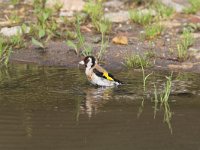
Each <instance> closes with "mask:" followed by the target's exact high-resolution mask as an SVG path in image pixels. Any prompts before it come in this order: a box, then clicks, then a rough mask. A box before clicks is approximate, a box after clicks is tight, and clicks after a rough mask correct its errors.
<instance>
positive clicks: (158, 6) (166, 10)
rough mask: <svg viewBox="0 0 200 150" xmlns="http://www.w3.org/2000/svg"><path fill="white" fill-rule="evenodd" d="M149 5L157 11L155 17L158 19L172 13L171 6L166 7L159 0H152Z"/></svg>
mask: <svg viewBox="0 0 200 150" xmlns="http://www.w3.org/2000/svg"><path fill="white" fill-rule="evenodd" d="M151 7H152V9H154V10H155V11H156V12H157V15H156V17H158V19H159V20H160V19H165V18H168V17H170V16H171V15H172V14H173V13H174V9H173V8H171V7H167V6H165V5H164V4H162V3H161V2H159V1H156V2H154V3H153V4H152V6H151Z"/></svg>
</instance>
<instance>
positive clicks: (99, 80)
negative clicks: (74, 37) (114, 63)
mask: <svg viewBox="0 0 200 150" xmlns="http://www.w3.org/2000/svg"><path fill="white" fill-rule="evenodd" d="M79 64H81V65H85V74H86V76H87V79H88V80H89V81H90V83H92V84H93V85H97V86H102V87H110V86H118V85H121V84H122V82H121V81H119V80H117V79H116V78H115V77H114V76H113V75H112V74H110V73H108V72H107V71H106V70H105V69H104V68H102V67H101V66H100V65H98V63H97V60H96V59H95V57H94V56H86V57H85V58H84V59H83V60H82V61H80V62H79Z"/></svg>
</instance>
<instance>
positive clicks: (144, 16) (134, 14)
mask: <svg viewBox="0 0 200 150" xmlns="http://www.w3.org/2000/svg"><path fill="white" fill-rule="evenodd" d="M129 15H130V18H131V20H132V21H134V22H135V23H138V24H141V25H147V24H150V23H151V22H152V20H153V16H152V14H151V11H148V12H146V13H143V12H141V11H138V10H131V11H129Z"/></svg>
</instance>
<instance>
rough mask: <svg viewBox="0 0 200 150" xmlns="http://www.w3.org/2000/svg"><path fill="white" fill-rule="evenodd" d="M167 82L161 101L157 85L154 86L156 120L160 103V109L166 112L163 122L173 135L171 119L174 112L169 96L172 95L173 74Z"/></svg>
mask: <svg viewBox="0 0 200 150" xmlns="http://www.w3.org/2000/svg"><path fill="white" fill-rule="evenodd" d="M166 79H167V81H166V83H165V86H164V90H163V91H162V92H161V94H160V99H158V93H157V88H156V85H155V84H154V103H155V105H154V118H155V117H156V113H157V111H158V110H159V109H158V103H160V109H161V108H163V110H164V119H163V121H164V122H166V123H167V125H168V127H169V130H170V132H171V133H172V126H171V119H172V112H171V109H170V105H169V96H170V93H171V87H172V74H171V76H169V77H166Z"/></svg>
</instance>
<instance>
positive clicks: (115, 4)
mask: <svg viewBox="0 0 200 150" xmlns="http://www.w3.org/2000/svg"><path fill="white" fill-rule="evenodd" d="M103 6H104V7H110V8H120V7H122V6H124V2H122V1H119V0H112V1H108V2H104V3H103Z"/></svg>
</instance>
